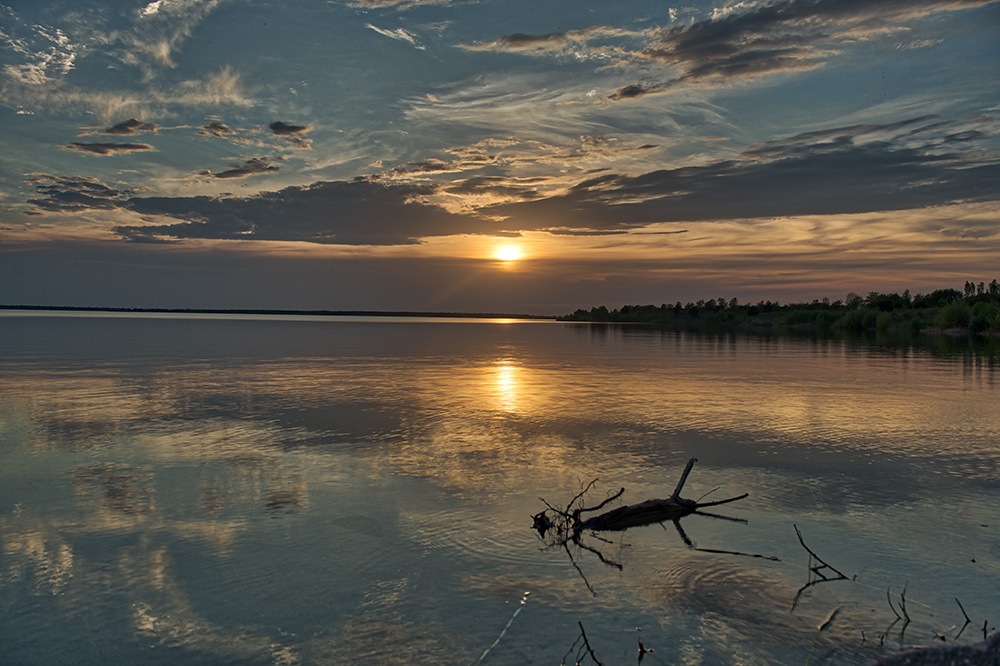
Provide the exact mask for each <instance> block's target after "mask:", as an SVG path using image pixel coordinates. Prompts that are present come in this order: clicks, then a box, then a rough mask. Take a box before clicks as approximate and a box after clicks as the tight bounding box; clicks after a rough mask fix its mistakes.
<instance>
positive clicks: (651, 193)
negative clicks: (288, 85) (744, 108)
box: [478, 118, 1000, 231]
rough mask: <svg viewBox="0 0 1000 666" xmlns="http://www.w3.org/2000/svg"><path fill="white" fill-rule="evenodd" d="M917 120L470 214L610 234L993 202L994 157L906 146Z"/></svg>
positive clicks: (607, 180)
mask: <svg viewBox="0 0 1000 666" xmlns="http://www.w3.org/2000/svg"><path fill="white" fill-rule="evenodd" d="M926 120H927V119H926V118H915V119H913V120H909V121H903V122H901V123H892V124H886V125H881V126H878V125H858V126H852V127H845V128H840V129H839V130H826V131H823V132H820V133H809V134H804V135H798V136H795V137H790V138H788V139H786V140H783V141H774V142H768V143H766V144H760V145H758V146H754V147H751V148H748V149H747V150H745V151H744V152H743V154H742V156H741V159H738V160H731V161H724V162H717V163H714V164H709V165H706V166H694V167H681V168H676V169H666V170H660V171H653V172H650V173H646V174H643V175H641V176H634V177H633V176H624V175H618V174H605V175H602V176H598V177H595V178H592V179H589V180H585V181H583V182H580V183H578V184H577V185H575V186H574V187H573V188H572V189H571V190H570V191H568V192H567V193H565V194H561V195H559V196H552V197H547V198H543V199H538V200H535V201H527V202H518V203H504V204H499V205H495V206H489V207H485V208H482V209H480V210H479V211H478V212H479V213H480V214H482V215H496V216H500V217H503V218H505V223H504V226H505V227H506V228H507V229H512V230H519V231H527V230H531V229H548V228H563V229H590V230H604V231H616V230H621V229H635V228H639V227H643V226H646V225H649V224H655V223H660V222H691V221H712V220H727V219H729V220H731V219H745V218H762V217H786V216H795V215H829V214H843V213H848V214H853V213H865V212H873V211H892V210H904V209H913V208H923V207H927V206H939V205H945V204H950V203H957V202H975V201H996V200H998V199H1000V195H998V194H997V193H998V192H1000V163H998V162H997V161H996V159H995V158H990V157H989V156H988V155H987V154H986V153H985V152H980V151H977V150H975V146H966V148H967V151H966V152H954V148H955V146H956V144H954V143H950V142H948V141H947V139H948V137H952V136H955V133H946V134H942V135H940V136H926V137H922V138H921V141H922V143H921V144H919V145H915V144H913V143H912V142H913V139H914V137H917V136H922V135H921V134H919V133H917V134H914V131H913V130H910V128H911V127H912V126H913V125H916V124H919V123H920V122H921V121H926ZM933 125H935V126H940V123H933ZM928 127H930V126H928ZM941 129H944V130H946V128H941ZM893 132H895V133H896V134H895V135H893ZM890 135H892V136H890ZM875 136H879V137H880V138H878V139H873V138H872V137H875ZM970 140H974V139H970Z"/></svg>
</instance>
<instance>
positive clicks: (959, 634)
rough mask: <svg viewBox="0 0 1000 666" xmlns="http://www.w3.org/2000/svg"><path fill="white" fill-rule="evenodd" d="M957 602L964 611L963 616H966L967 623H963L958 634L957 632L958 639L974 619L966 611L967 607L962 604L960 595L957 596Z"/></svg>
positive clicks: (956, 637)
mask: <svg viewBox="0 0 1000 666" xmlns="http://www.w3.org/2000/svg"><path fill="white" fill-rule="evenodd" d="M955 603H956V604H958V608H959V610H961V611H962V616H963V617H964V618H965V624H963V625H962V628H961V629H959V631H958V633H957V634H955V640H956V641H957V640H958V639H959V638H961V637H962V633H963V632H964V631H965V628H966V627H967V626H969V625H970V624H972V620H970V619H969V614H968V613H966V612H965V608H964V607H963V606H962V602H961V601H959V600H958V597H955Z"/></svg>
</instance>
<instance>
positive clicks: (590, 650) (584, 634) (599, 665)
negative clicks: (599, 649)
mask: <svg viewBox="0 0 1000 666" xmlns="http://www.w3.org/2000/svg"><path fill="white" fill-rule="evenodd" d="M577 624H578V625H580V636H581V637H582V638H583V645H584V647H586V648H587V654H588V655H589V656H590V658H591V659H593V660H594V663H595V664H597V666H604V664H603V663H601V660H600V659H598V658H597V655H596V654H594V648H592V647H590V641H588V640H587V632H586V631H584V630H583V622H577ZM577 661H579V660H577Z"/></svg>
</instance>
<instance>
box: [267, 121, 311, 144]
mask: <svg viewBox="0 0 1000 666" xmlns="http://www.w3.org/2000/svg"><path fill="white" fill-rule="evenodd" d="M268 127H269V128H270V129H271V133H272V134H274V135H275V136H280V137H283V138H285V139H286V140H287V141H288V142H289V143H291V144H292V145H293V146H295V147H296V148H301V149H303V150H309V149H310V148H311V147H312V140H311V139H307V138H306V137H305V136H303V135H304V134H305V133H306V132H308V131H309V130H310V129H312V127H310V126H309V125H293V124H291V123H286V122H284V121H282V120H275V121H274V122H273V123H271V124H270V125H268Z"/></svg>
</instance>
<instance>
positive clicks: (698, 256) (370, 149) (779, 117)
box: [0, 0, 1000, 314]
mask: <svg viewBox="0 0 1000 666" xmlns="http://www.w3.org/2000/svg"><path fill="white" fill-rule="evenodd" d="M104 4H105V5H106V6H102V7H103V8H102V11H101V12H96V11H94V12H90V11H88V12H83V11H77V8H76V5H75V4H74V3H72V2H68V0H38V2H34V3H19V4H18V5H17V6H18V7H19V8H18V9H16V10H15V9H13V8H10V7H8V8H6V10H3V9H2V8H0V14H3V19H2V23H3V29H2V30H0V58H2V60H3V63H4V67H2V68H0V89H2V90H3V91H4V95H3V96H2V99H0V124H2V125H3V129H4V130H5V131H4V132H2V134H0V137H2V138H0V142H2V144H0V150H2V154H3V155H4V158H5V159H4V160H0V304H25V305H59V306H109V307H125V308H144V307H149V308H266V309H309V310H311V309H333V310H340V309H344V310H354V309H362V310H367V309H375V310H399V311H449V312H460V311H467V312H472V311H489V312H506V313H525V314H529V313H530V314H561V313H566V312H571V311H573V310H574V309H575V308H576V307H579V306H587V307H590V306H594V305H598V304H607V305H609V306H614V305H622V304H625V303H657V304H659V303H664V302H676V301H683V302H688V301H697V300H698V299H709V298H719V297H722V296H725V297H727V298H732V297H738V298H739V299H740V300H741V301H744V302H748V301H757V300H761V299H775V298H780V299H781V300H782V301H785V302H788V301H798V302H802V301H805V302H809V301H812V300H813V299H818V298H823V297H829V298H831V299H838V298H844V297H845V295H846V293H847V292H848V291H855V292H858V293H868V292H869V291H871V290H883V289H895V290H904V289H909V290H910V291H911V292H913V293H917V292H921V291H923V292H929V291H932V290H934V289H939V288H945V287H952V288H954V287H961V286H962V285H963V283H964V282H965V281H966V280H971V281H973V282H976V283H978V282H980V281H985V282H989V281H990V280H991V279H993V278H994V277H996V275H995V272H996V257H997V256H1000V222H998V218H997V211H998V210H1000V194H998V192H1000V189H998V188H997V187H996V186H995V179H996V175H995V174H996V170H997V164H998V163H1000V157H998V156H1000V132H998V131H997V129H996V128H997V127H1000V124H998V121H1000V111H998V108H997V106H996V95H995V86H991V85H989V83H990V82H992V81H993V80H995V76H996V75H995V73H996V71H998V69H1000V51H998V50H997V48H996V43H995V39H993V38H994V36H995V35H994V32H991V31H989V30H983V29H982V26H988V25H997V24H998V23H1000V0H964V1H963V2H958V3H956V2H953V1H952V0H925V1H922V2H919V3H908V2H903V1H901V0H893V1H891V2H880V3H863V2H862V3H857V2H848V1H846V0H822V1H820V2H807V1H805V0H762V1H761V2H734V1H731V0H694V1H693V2H691V3H687V4H686V5H685V6H684V8H683V9H681V8H674V9H671V8H666V7H665V6H664V5H663V4H662V3H657V2H653V1H652V0H639V1H638V3H629V4H628V5H615V4H608V3H593V2H585V3H584V4H583V6H582V7H581V6H580V4H579V3H559V2H557V3H544V4H543V5H538V3H527V2H524V0H510V2H507V3H501V4H496V3H492V4H491V3H478V4H477V3H460V2H445V1H443V0H378V1H376V0H357V1H353V0H352V1H348V0H345V1H344V2H332V3H305V4H303V5H302V6H301V7H298V6H297V9H296V10H295V11H276V10H275V9H274V6H273V5H269V4H267V3H263V4H262V3H250V4H248V5H246V6H243V5H240V9H239V10H237V9H236V8H235V6H234V5H233V3H232V0H185V2H163V1H157V2H146V3H139V5H136V4H135V3H134V2H125V1H124V0H109V1H108V2H107V3H104ZM141 5H145V6H144V7H141ZM4 12H6V13H4ZM235 13H238V14H239V16H240V21H239V23H238V26H237V27H236V28H235V29H234V23H233V17H234V15H235ZM789 45H794V46H789ZM359 72H364V74H363V75H360V74H359Z"/></svg>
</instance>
